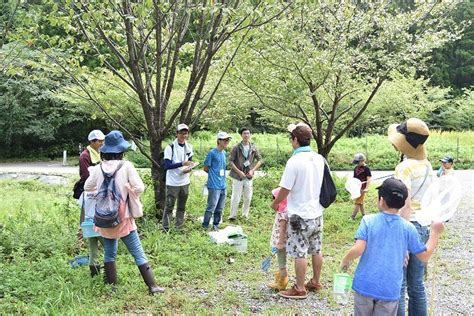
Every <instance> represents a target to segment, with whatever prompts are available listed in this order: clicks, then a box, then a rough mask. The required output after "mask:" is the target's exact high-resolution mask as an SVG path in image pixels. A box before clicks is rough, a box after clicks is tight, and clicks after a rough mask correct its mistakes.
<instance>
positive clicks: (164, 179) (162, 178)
mask: <svg viewBox="0 0 474 316" xmlns="http://www.w3.org/2000/svg"><path fill="white" fill-rule="evenodd" d="M168 146H170V147H171V162H173V154H174V150H173V148H174V144H173V143H171V144H169V145H168ZM165 149H166V147H165ZM159 158H160V159H159V161H160V168H161V170H163V173H162V174H161V181H162V182H166V173H167V172H166V171H167V170H166V167H165V150H163V151H162V152H161V153H160V156H159Z"/></svg>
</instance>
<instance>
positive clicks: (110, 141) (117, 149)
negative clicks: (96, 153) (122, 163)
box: [100, 131, 131, 154]
mask: <svg viewBox="0 0 474 316" xmlns="http://www.w3.org/2000/svg"><path fill="white" fill-rule="evenodd" d="M130 146H131V144H130V143H129V142H127V141H126V140H125V139H124V138H123V135H122V133H121V132H120V131H111V132H110V133H108V134H107V135H105V142H104V145H103V146H102V147H100V152H101V153H104V154H120V153H123V152H124V151H126V150H127V149H129V148H130Z"/></svg>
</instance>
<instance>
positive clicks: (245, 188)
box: [229, 178, 253, 218]
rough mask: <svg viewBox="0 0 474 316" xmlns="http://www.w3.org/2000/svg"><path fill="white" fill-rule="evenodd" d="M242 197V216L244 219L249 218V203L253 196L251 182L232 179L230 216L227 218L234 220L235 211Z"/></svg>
mask: <svg viewBox="0 0 474 316" xmlns="http://www.w3.org/2000/svg"><path fill="white" fill-rule="evenodd" d="M242 193H243V196H244V202H243V205H242V215H243V216H244V217H246V218H248V217H249V211H250V202H251V201H252V194H253V180H252V179H243V180H236V179H233V178H232V197H231V198H230V216H229V218H236V217H237V211H238V208H239V203H240V197H241V196H242Z"/></svg>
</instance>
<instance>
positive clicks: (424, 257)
mask: <svg viewBox="0 0 474 316" xmlns="http://www.w3.org/2000/svg"><path fill="white" fill-rule="evenodd" d="M443 230H444V225H443V223H440V222H436V223H433V224H431V234H430V239H428V241H427V242H426V251H423V252H420V253H418V254H416V257H417V258H418V259H420V260H421V261H423V262H427V261H428V260H429V259H430V257H431V255H432V254H433V252H434V251H435V249H436V246H437V245H438V240H439V236H440V235H441V233H442V232H443Z"/></svg>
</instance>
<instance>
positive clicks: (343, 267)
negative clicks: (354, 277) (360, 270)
mask: <svg viewBox="0 0 474 316" xmlns="http://www.w3.org/2000/svg"><path fill="white" fill-rule="evenodd" d="M350 265H351V262H350V261H347V260H344V259H342V261H341V270H342V271H344V272H345V271H347V270H348V269H349V266H350Z"/></svg>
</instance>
